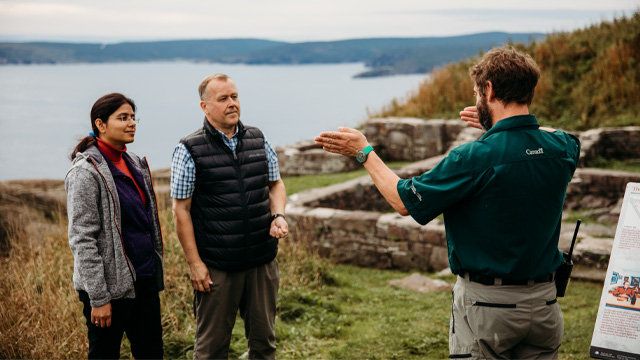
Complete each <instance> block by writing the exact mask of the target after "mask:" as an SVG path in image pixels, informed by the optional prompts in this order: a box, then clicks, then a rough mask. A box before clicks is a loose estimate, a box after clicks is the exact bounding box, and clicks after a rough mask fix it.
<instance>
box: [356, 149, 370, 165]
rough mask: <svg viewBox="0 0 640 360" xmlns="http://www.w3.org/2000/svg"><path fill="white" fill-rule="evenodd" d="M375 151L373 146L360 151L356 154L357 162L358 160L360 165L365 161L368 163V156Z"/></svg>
mask: <svg viewBox="0 0 640 360" xmlns="http://www.w3.org/2000/svg"><path fill="white" fill-rule="evenodd" d="M372 151H373V147H371V145H369V146H367V147H366V148H364V149H362V150H360V151H358V152H357V153H356V160H358V162H359V163H360V164H363V163H364V162H365V161H367V156H368V155H369V153H370V152H372Z"/></svg>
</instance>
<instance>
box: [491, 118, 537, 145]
mask: <svg viewBox="0 0 640 360" xmlns="http://www.w3.org/2000/svg"><path fill="white" fill-rule="evenodd" d="M520 127H532V128H536V129H537V128H539V127H540V124H539V123H538V120H537V119H536V117H535V115H531V114H527V115H516V116H510V117H508V118H504V119H502V120H500V121H498V122H497V123H495V125H493V127H491V129H489V131H487V132H486V133H485V134H484V135H482V137H481V138H480V140H484V139H486V138H487V137H489V136H491V135H493V134H495V133H498V132H501V131H508V130H513V129H516V128H520Z"/></svg>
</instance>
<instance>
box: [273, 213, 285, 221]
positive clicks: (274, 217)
mask: <svg viewBox="0 0 640 360" xmlns="http://www.w3.org/2000/svg"><path fill="white" fill-rule="evenodd" d="M278 216H280V217H282V218H283V219H284V215H282V214H275V215H273V216H272V217H271V221H273V220H275V219H276V218H277V217H278ZM285 220H286V219H285Z"/></svg>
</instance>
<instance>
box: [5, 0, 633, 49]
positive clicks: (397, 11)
mask: <svg viewBox="0 0 640 360" xmlns="http://www.w3.org/2000/svg"><path fill="white" fill-rule="evenodd" d="M639 9H640V0H607V1H603V0H580V1H577V0H535V1H514V0H508V1H490V0H485V1H478V0H473V1H470V0H462V1H451V0H449V1H428V0H322V1H315V0H227V1H218V0H153V1H151V0H103V1H94V0H57V1H46V0H0V40H4V41H6V40H9V41H27V40H28V41H31V40H51V41H73V42H83V41H86V42H120V41H131V40H164V39H219V38H240V37H242V38H260V39H269V40H281V41H292V42H300V41H316V40H320V41H321V40H341V39H352V38H366V37H422V36H448V35H463V34H472V33H478V32H486V31H506V32H544V33H548V32H554V31H570V30H574V29H577V28H582V27H585V26H588V25H590V24H594V23H598V22H601V21H602V20H611V19H612V18H614V17H620V16H623V15H630V14H632V13H633V12H634V11H638V10H639Z"/></svg>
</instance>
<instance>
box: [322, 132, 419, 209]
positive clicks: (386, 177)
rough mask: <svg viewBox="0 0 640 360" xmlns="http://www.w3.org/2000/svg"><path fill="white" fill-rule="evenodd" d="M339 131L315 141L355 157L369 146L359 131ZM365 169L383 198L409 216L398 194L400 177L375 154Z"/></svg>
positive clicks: (328, 133)
mask: <svg viewBox="0 0 640 360" xmlns="http://www.w3.org/2000/svg"><path fill="white" fill-rule="evenodd" d="M338 130H339V131H327V132H323V133H321V134H320V135H318V136H317V137H316V138H315V139H314V141H315V143H316V144H317V145H320V146H322V148H323V149H324V150H326V151H328V152H331V153H334V154H340V155H344V156H349V157H355V156H356V153H357V152H358V151H359V150H362V149H364V148H365V147H367V146H369V142H368V141H367V138H366V137H365V136H364V135H363V134H362V133H361V132H359V131H358V130H355V129H351V128H347V127H340V128H338ZM364 167H365V169H367V171H368V172H369V175H370V176H371V179H372V180H373V183H374V184H375V185H376V187H377V188H378V190H379V191H380V193H381V194H382V196H384V198H385V199H386V200H387V202H388V203H389V204H390V205H391V206H392V207H393V208H394V209H395V210H396V211H397V212H398V213H400V215H403V216H406V215H409V212H408V211H407V209H406V208H405V206H404V203H403V202H402V200H401V199H400V195H399V194H398V188H397V185H398V180H400V177H398V175H396V174H395V173H394V172H393V171H391V169H389V168H388V167H387V166H386V165H385V164H384V162H383V161H382V159H380V157H378V155H376V153H375V152H371V153H369V156H368V158H367V161H365V162H364Z"/></svg>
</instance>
